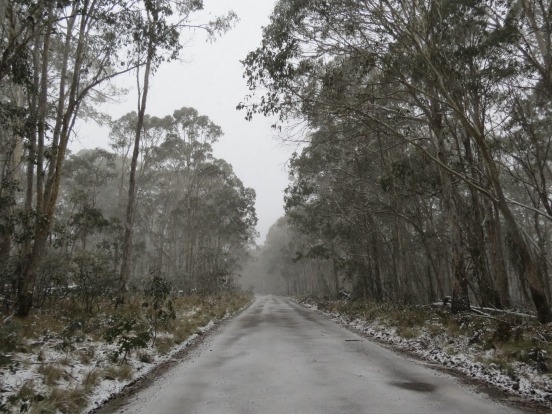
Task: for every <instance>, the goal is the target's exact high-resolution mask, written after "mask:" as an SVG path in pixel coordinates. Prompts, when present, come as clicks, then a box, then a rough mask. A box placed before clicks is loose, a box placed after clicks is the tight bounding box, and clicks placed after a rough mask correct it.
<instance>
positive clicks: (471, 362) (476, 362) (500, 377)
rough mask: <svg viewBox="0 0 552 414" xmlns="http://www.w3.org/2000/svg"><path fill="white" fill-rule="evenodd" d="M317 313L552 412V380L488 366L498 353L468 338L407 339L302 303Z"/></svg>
mask: <svg viewBox="0 0 552 414" xmlns="http://www.w3.org/2000/svg"><path fill="white" fill-rule="evenodd" d="M299 303H301V304H302V305H303V306H306V307H308V308H311V309H313V310H317V311H318V312H320V313H322V314H323V315H324V316H326V317H328V318H330V319H331V320H332V321H334V322H336V323H339V324H341V325H345V326H347V327H349V328H351V329H353V330H355V331H358V332H360V333H363V334H365V335H368V336H370V337H373V338H375V339H377V340H378V341H381V342H383V343H386V344H389V345H392V346H393V347H396V348H398V349H400V350H404V351H407V352H409V353H411V354H414V355H416V356H417V357H419V358H421V359H423V360H425V361H428V362H431V363H435V364H438V365H440V366H442V367H445V368H448V369H451V370H454V371H456V372H459V373H461V374H464V375H466V376H468V377H471V378H474V379H477V380H481V381H484V382H485V383H488V384H490V385H493V386H495V387H497V388H498V389H500V390H502V391H505V392H507V393H509V394H511V395H516V396H518V397H520V398H522V399H525V400H529V401H533V402H536V403H539V404H542V405H544V406H547V407H549V408H552V376H551V375H550V374H546V373H540V372H538V370H537V369H536V368H535V367H533V366H531V365H529V364H523V363H521V362H517V363H515V364H514V365H513V366H511V367H510V368H509V369H508V372H505V370H503V369H500V367H499V366H498V365H497V364H495V363H488V364H484V363H482V362H481V361H485V360H486V361H488V360H490V359H492V357H493V356H494V355H495V351H494V350H492V349H491V350H482V349H480V348H477V347H474V346H469V344H468V341H469V338H467V337H452V336H449V335H448V334H447V333H446V331H445V330H444V329H443V330H442V332H441V333H439V334H437V335H435V334H432V333H431V332H429V331H428V330H427V329H421V330H420V334H419V335H418V336H417V337H414V338H404V337H402V336H400V335H399V334H398V333H397V329H396V328H394V327H392V326H388V325H386V324H385V323H383V322H382V321H380V320H378V319H375V320H371V321H368V320H361V319H355V320H350V318H348V317H347V316H346V315H342V314H339V313H333V312H327V311H323V310H319V309H318V306H317V305H313V304H309V303H302V302H300V301H299Z"/></svg>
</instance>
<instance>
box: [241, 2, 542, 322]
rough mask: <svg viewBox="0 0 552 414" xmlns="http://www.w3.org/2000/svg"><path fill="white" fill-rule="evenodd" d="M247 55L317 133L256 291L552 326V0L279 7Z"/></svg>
mask: <svg viewBox="0 0 552 414" xmlns="http://www.w3.org/2000/svg"><path fill="white" fill-rule="evenodd" d="M243 65H244V69H245V76H246V79H247V81H248V84H249V86H250V89H251V93H250V94H249V95H248V96H246V97H245V98H244V99H243V100H242V102H241V103H240V104H239V105H238V108H239V109H241V110H242V111H243V112H244V114H245V116H246V117H248V118H252V117H254V116H275V117H277V122H276V124H275V127H276V128H280V129H281V130H282V131H286V133H287V136H288V139H289V140H291V141H294V140H295V141H296V142H297V141H301V142H302V149H301V150H300V151H297V152H296V154H294V156H293V157H292V159H291V161H290V175H291V177H292V181H291V184H290V185H289V187H288V188H287V190H286V193H285V209H286V215H285V217H283V218H281V219H280V220H279V221H278V222H277V223H276V224H274V226H273V227H272V228H271V230H270V232H269V234H268V236H267V240H266V244H265V246H264V247H263V248H262V249H259V250H258V251H257V252H255V253H254V254H255V255H256V257H257V261H256V263H255V264H254V265H253V266H256V270H259V269H260V268H261V269H262V268H264V269H265V270H266V271H265V272H264V273H263V274H264V276H263V278H262V280H263V282H262V285H263V286H264V287H260V288H259V287H257V288H259V289H261V290H263V289H265V291H270V290H272V291H277V292H279V293H282V294H290V295H312V294H317V295H322V296H324V295H325V296H327V297H332V296H333V297H338V296H339V295H340V292H341V294H344V295H352V297H353V298H364V299H367V300H373V301H376V302H391V303H405V304H409V303H410V304H428V303H432V302H435V301H437V300H439V301H440V300H442V299H443V298H449V297H450V300H451V305H452V311H453V312H460V311H464V310H468V309H470V306H478V307H485V308H495V309H505V308H523V309H528V310H531V311H532V312H535V314H536V315H537V317H538V320H539V321H540V322H541V323H547V322H551V321H552V313H551V308H550V300H551V299H552V289H551V286H552V285H551V283H552V278H551V273H550V271H551V264H552V262H551V257H550V251H551V241H552V239H551V236H552V235H551V224H552V222H551V220H552V199H551V186H550V180H551V179H552V175H551V173H552V170H551V155H552V153H551V144H552V141H551V139H552V135H551V130H550V125H552V124H551V120H552V2H550V1H536V0H534V1H533V0H523V1H521V0H520V1H518V0H507V1H495V0H489V1H485V0H484V1H480V0H454V1H452V0H450V1H449V0H427V1H418V0H416V1H394V0H335V1H325V0H280V1H278V2H277V4H276V6H275V9H274V12H273V14H272V15H271V20H270V24H269V25H268V26H266V27H265V28H264V31H263V39H262V42H261V44H260V45H259V46H258V48H256V49H255V50H253V51H251V52H250V53H249V54H248V55H247V57H246V58H245V59H244V61H243ZM283 258H284V259H285V260H282V259H283ZM445 300H448V299H445Z"/></svg>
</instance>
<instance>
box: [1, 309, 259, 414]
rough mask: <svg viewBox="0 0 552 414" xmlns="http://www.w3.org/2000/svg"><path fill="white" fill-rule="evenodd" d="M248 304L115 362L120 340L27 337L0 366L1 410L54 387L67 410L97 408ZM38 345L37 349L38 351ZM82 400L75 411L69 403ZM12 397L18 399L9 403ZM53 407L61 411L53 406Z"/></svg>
mask: <svg viewBox="0 0 552 414" xmlns="http://www.w3.org/2000/svg"><path fill="white" fill-rule="evenodd" d="M249 304H250V303H248V304H246V305H245V306H243V307H242V308H241V309H238V310H237V311H235V312H229V311H228V310H227V311H226V313H225V315H224V316H222V317H221V318H215V319H211V320H209V322H208V323H207V324H205V325H203V326H201V327H197V328H195V329H194V330H195V333H193V334H191V335H190V336H188V337H187V338H186V339H185V340H184V341H182V342H181V343H179V344H177V345H175V346H174V347H172V348H171V349H169V350H168V351H166V352H164V353H163V352H160V351H159V350H158V349H157V348H156V347H155V346H151V347H148V348H146V349H143V350H136V351H134V352H132V354H131V355H129V356H128V357H127V360H126V363H124V364H119V363H117V362H113V357H112V356H113V354H114V353H115V351H117V350H118V348H119V345H117V344H116V343H112V344H108V343H106V342H104V341H102V340H94V339H92V338H91V337H89V336H86V337H83V338H80V339H79V341H78V342H72V343H71V344H69V345H68V344H65V343H63V340H61V339H59V336H57V335H50V334H48V333H46V334H44V335H43V336H42V337H41V338H39V339H38V340H37V339H34V340H33V341H29V342H28V343H27V344H26V349H27V351H24V350H23V349H19V350H17V351H16V352H14V353H12V354H10V355H5V356H8V357H10V358H11V360H12V363H10V364H9V365H8V366H5V365H4V366H0V412H7V413H19V412H25V411H27V410H28V409H30V407H31V406H33V405H34V404H38V403H40V402H41V401H44V403H46V402H47V400H48V399H49V398H51V395H52V392H53V390H60V391H61V394H65V396H64V397H62V398H67V404H64V405H63V406H64V409H63V412H71V413H73V412H75V413H76V412H82V413H90V412H93V411H94V410H95V409H97V408H98V407H100V406H101V405H102V404H104V403H105V402H107V401H108V400H110V399H111V398H113V397H114V396H116V395H117V394H119V393H121V392H122V391H123V390H124V388H125V387H127V386H128V385H130V384H132V383H134V382H136V381H137V380H139V379H140V378H143V377H145V376H146V375H147V374H149V373H150V372H151V371H152V370H154V369H155V368H156V367H157V366H159V365H161V364H163V363H166V362H169V361H171V360H172V359H174V357H175V355H177V354H178V353H179V352H181V351H182V350H184V349H185V348H187V347H189V346H190V345H192V344H193V343H194V342H196V341H197V340H198V338H199V337H200V336H202V335H204V334H206V333H208V332H209V331H211V330H213V329H214V328H215V327H216V326H217V324H218V323H219V322H220V321H223V320H226V319H228V318H230V317H232V316H233V315H235V314H237V313H239V312H240V311H241V310H243V309H244V308H246V307H247V306H249ZM196 313H197V310H194V311H192V312H188V313H186V314H185V316H186V317H188V318H189V317H192V316H194V315H195V314H196ZM165 336H166V335H165V334H159V335H158V336H157V340H158V341H162V340H163V339H164V338H165ZM169 336H170V335H169ZM36 349H39V351H38V352H36V351H35V350H36ZM30 350H33V351H32V352H31V351H30ZM22 390H23V391H22ZM69 399H71V401H69ZM79 399H80V404H79V405H78V407H79V408H78V410H77V408H74V407H76V406H72V405H70V404H74V403H75V400H79ZM10 400H12V401H15V402H16V403H15V404H13V403H10V402H9V401H10ZM44 403H43V404H44ZM61 404H63V402H62V403H61ZM52 407H54V406H52ZM72 407H73V408H72ZM47 411H48V409H47ZM50 411H51V412H52V413H53V412H59V410H57V411H56V409H54V408H51V410H50ZM50 411H48V412H50Z"/></svg>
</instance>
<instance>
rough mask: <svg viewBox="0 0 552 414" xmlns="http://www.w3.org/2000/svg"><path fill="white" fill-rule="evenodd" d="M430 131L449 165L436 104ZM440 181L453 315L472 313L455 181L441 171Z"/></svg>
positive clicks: (444, 162) (433, 109)
mask: <svg viewBox="0 0 552 414" xmlns="http://www.w3.org/2000/svg"><path fill="white" fill-rule="evenodd" d="M431 127H432V130H433V136H434V140H435V142H434V145H435V149H436V151H437V157H438V159H439V161H440V162H441V163H443V164H444V165H447V163H448V156H447V151H448V150H447V148H446V145H445V137H444V129H443V120H442V115H441V109H440V105H439V104H438V103H437V101H436V100H433V102H432V105H431ZM439 175H440V178H441V187H442V192H443V193H442V196H443V205H444V206H445V210H446V213H447V221H448V226H449V230H450V238H451V253H452V260H451V262H452V271H453V274H454V283H453V288H452V302H451V309H452V312H454V313H457V312H462V311H466V310H469V309H470V299H469V295H468V280H467V275H466V263H465V258H464V248H463V246H462V228H461V224H460V217H459V216H458V205H457V203H458V195H457V194H456V193H455V191H454V189H453V188H452V180H451V177H450V175H449V173H448V172H447V171H445V170H444V169H443V168H439Z"/></svg>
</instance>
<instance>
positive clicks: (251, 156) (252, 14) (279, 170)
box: [70, 0, 294, 243]
mask: <svg viewBox="0 0 552 414" xmlns="http://www.w3.org/2000/svg"><path fill="white" fill-rule="evenodd" d="M274 3H275V1H274V0H204V4H205V10H204V14H203V15H202V16H201V17H200V16H198V17H197V20H198V21H200V20H202V21H206V20H209V16H211V17H213V16H216V15H220V14H225V13H226V12H227V11H228V10H234V11H235V12H236V13H237V15H238V17H239V19H240V21H239V22H238V23H237V25H236V26H235V27H234V28H233V29H232V30H231V31H230V32H228V33H226V34H225V35H223V36H222V37H221V38H219V39H218V40H217V41H216V42H215V43H208V42H206V37H205V35H204V34H203V33H201V32H197V33H193V32H190V33H188V34H186V33H184V39H189V40H188V41H187V42H186V46H185V47H184V50H183V51H182V55H181V57H182V60H183V61H182V62H173V63H168V64H167V63H165V64H164V65H163V66H161V68H160V69H159V71H158V72H157V73H156V74H155V77H154V79H153V81H152V82H151V89H150V92H149V100H148V103H147V113H148V114H150V115H155V116H164V115H170V114H172V113H173V111H174V110H175V109H179V108H181V107H183V106H187V107H193V108H196V109H197V110H198V111H199V113H200V114H203V115H207V116H208V117H209V118H210V119H211V120H212V121H213V122H215V123H216V124H218V125H220V126H221V127H222V129H223V131H224V136H223V137H222V138H221V140H220V141H219V142H218V143H217V144H215V146H214V154H215V156H216V157H218V158H224V159H225V160H226V161H228V162H229V163H230V164H232V166H233V167H234V171H235V172H236V175H237V176H238V177H239V178H240V179H241V180H242V181H243V183H244V185H245V186H247V187H252V188H254V189H255V191H256V192H257V202H256V210H257V216H258V218H259V223H258V225H257V230H258V231H259V232H260V237H259V239H258V243H262V242H264V239H265V236H266V233H267V231H268V228H269V227H270V226H271V225H272V224H273V223H274V222H275V221H276V220H277V219H278V218H279V217H280V216H281V215H283V214H284V212H283V207H282V205H283V190H284V189H285V187H286V186H287V185H288V179H287V173H286V162H287V160H288V158H289V156H290V155H291V153H292V152H293V150H294V148H292V147H289V146H286V145H284V144H282V143H281V142H280V141H279V140H278V139H277V137H276V135H277V133H276V132H275V131H274V130H272V129H271V128H270V125H271V123H272V122H271V120H269V119H266V118H262V117H260V116H259V117H257V118H255V119H253V121H251V122H247V121H245V120H244V113H243V112H238V111H237V110H236V109H235V108H236V105H237V104H238V103H239V102H240V101H241V100H242V99H243V97H244V96H245V95H246V93H247V86H246V84H245V79H243V78H242V73H243V69H242V65H241V63H240V62H239V60H241V59H243V58H244V57H245V56H246V54H247V52H249V51H251V50H253V49H255V48H256V47H257V46H258V45H259V44H260V40H261V27H262V26H265V25H266V24H267V23H268V17H269V15H270V13H271V11H272V8H273V6H274ZM203 16H206V17H203ZM119 82H121V84H123V85H125V86H126V85H128V87H133V86H134V85H135V81H134V77H133V76H128V77H127V78H126V79H120V80H119ZM102 109H104V110H105V111H106V112H107V113H109V114H110V115H111V116H112V117H113V118H114V119H116V118H118V117H120V116H122V115H124V114H125V113H127V112H129V111H133V110H136V98H135V94H134V93H131V94H129V96H128V98H126V99H121V102H120V103H117V104H110V105H108V106H106V107H105V108H102ZM107 135H108V131H107V129H102V128H99V127H97V126H95V125H89V124H87V125H81V126H79V127H78V129H77V137H78V140H74V142H73V143H72V144H71V145H70V149H71V150H72V151H73V152H77V151H79V150H80V149H82V148H95V147H98V146H100V147H105V148H107V143H108V137H107Z"/></svg>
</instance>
